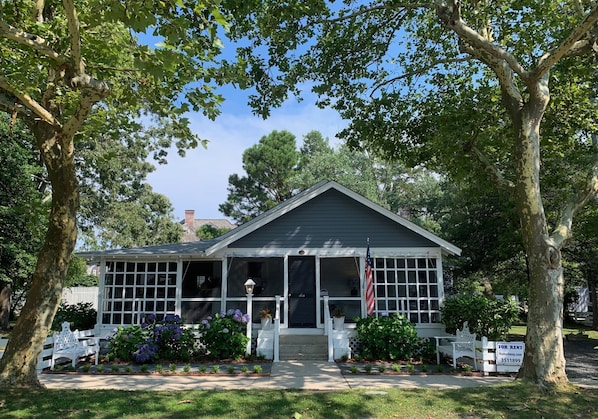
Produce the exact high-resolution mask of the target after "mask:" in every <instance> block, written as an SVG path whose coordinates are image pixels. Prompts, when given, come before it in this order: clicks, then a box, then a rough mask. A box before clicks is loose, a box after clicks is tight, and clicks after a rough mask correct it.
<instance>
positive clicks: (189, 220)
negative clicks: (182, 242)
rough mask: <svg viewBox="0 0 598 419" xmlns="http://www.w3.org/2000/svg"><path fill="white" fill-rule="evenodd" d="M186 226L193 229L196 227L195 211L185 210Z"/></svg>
mask: <svg viewBox="0 0 598 419" xmlns="http://www.w3.org/2000/svg"><path fill="white" fill-rule="evenodd" d="M185 225H186V226H189V227H190V228H193V227H194V225H195V210H185Z"/></svg>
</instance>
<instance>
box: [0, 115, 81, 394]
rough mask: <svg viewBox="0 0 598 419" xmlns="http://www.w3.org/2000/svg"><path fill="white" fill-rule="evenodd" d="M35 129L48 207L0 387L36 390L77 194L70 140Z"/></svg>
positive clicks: (1, 365)
mask: <svg viewBox="0 0 598 419" xmlns="http://www.w3.org/2000/svg"><path fill="white" fill-rule="evenodd" d="M38 124H43V123H42V122H40V123H38ZM35 128H36V129H34V134H35V136H36V139H37V141H38V146H39V149H40V151H41V152H42V156H43V158H44V163H45V165H46V167H47V169H48V176H49V178H50V182H51V184H52V208H51V212H50V219H49V223H48V231H47V233H46V237H45V242H44V245H43V247H42V249H41V251H40V253H39V256H38V260H37V265H36V268H35V272H34V273H33V276H32V282H31V289H30V291H29V294H28V296H27V301H26V303H25V306H24V307H23V309H22V310H21V315H20V316H19V318H18V319H17V323H16V324H15V328H14V330H13V333H12V335H11V337H10V339H9V341H8V345H7V346H6V351H5V352H4V356H3V357H2V359H0V385H4V386H13V385H19V386H39V385H40V383H39V380H38V377H37V371H36V366H37V359H38V356H39V354H40V352H41V350H42V349H43V343H44V341H45V340H46V338H47V336H48V333H49V331H50V328H51V326H52V320H53V319H54V315H55V314H56V310H57V309H58V306H59V304H60V299H61V295H62V287H63V283H64V279H65V278H66V274H67V270H68V265H69V261H70V258H71V255H72V252H73V250H74V248H75V243H76V240H77V229H76V218H75V216H76V212H77V209H78V198H79V195H78V184H77V177H76V172H75V165H74V159H73V153H72V142H73V137H72V136H70V138H66V137H64V136H63V134H61V133H58V134H57V133H51V132H50V133H48V131H50V130H49V129H48V127H47V126H45V127H44V126H39V125H38V126H36V127H35ZM44 137H45V138H44ZM69 145H70V147H69Z"/></svg>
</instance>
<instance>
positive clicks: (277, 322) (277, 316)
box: [272, 295, 280, 362]
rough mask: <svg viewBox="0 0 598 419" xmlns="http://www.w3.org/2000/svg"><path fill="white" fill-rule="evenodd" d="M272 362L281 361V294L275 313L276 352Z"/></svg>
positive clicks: (278, 296) (277, 297)
mask: <svg viewBox="0 0 598 419" xmlns="http://www.w3.org/2000/svg"><path fill="white" fill-rule="evenodd" d="M273 358H274V359H272V362H279V361H280V295H277V296H276V313H275V315H274V354H273Z"/></svg>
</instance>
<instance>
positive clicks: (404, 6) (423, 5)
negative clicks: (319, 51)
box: [325, 3, 434, 23]
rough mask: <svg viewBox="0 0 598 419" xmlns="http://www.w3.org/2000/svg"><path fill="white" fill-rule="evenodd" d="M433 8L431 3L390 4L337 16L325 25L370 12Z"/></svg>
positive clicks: (327, 20) (364, 8) (363, 8)
mask: <svg viewBox="0 0 598 419" xmlns="http://www.w3.org/2000/svg"><path fill="white" fill-rule="evenodd" d="M433 7H434V4H433V3H392V4H383V5H380V6H372V7H362V8H360V9H359V10H358V11H356V12H353V13H349V14H348V15H344V16H339V17H337V18H334V19H326V20H325V22H326V23H338V22H342V21H344V20H348V19H352V18H354V17H358V16H362V15H366V14H368V13H371V12H375V11H378V10H395V9H432V8H433Z"/></svg>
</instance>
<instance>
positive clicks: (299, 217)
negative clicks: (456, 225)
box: [81, 181, 461, 337]
mask: <svg viewBox="0 0 598 419" xmlns="http://www.w3.org/2000/svg"><path fill="white" fill-rule="evenodd" d="M368 239H369V243H370V253H371V257H372V262H373V266H372V270H373V278H374V290H375V313H376V314H381V313H403V314H405V315H407V316H408V318H409V319H410V320H411V321H412V322H413V323H415V324H416V325H417V328H418V333H419V334H420V336H423V337H429V336H433V335H435V334H438V333H439V332H440V331H441V330H442V329H443V328H442V325H441V324H440V311H439V310H440V305H441V304H442V301H443V297H444V293H443V277H442V257H443V256H444V255H459V254H460V252H461V250H460V249H459V248H458V247H456V246H454V245H452V244H451V243H448V242H446V241H444V240H442V239H441V238H439V237H437V236H435V235H434V234H432V233H430V232H428V231H426V230H424V229H422V228H421V227H419V226H417V225H415V224H413V223H412V222H410V221H408V220H406V219H404V218H402V217H400V216H398V215H396V214H394V213H392V212H390V211H388V210H386V209H384V208H382V207H380V206H378V205H376V204H374V203H372V202H371V201H369V200H367V199H365V198H364V197H362V196H360V195H359V194H356V193H354V192H352V191H351V190H349V189H347V188H345V187H343V186H341V185H339V184H338V183H336V182H329V181H323V182H320V183H318V184H316V185H314V186H312V187H311V188H309V189H307V190H305V191H303V192H301V193H300V194H298V195H296V196H294V197H293V198H291V199H289V200H288V201H286V202H283V203H282V204H280V205H278V206H276V207H275V208H272V209H271V210H269V211H267V212H266V213H264V214H262V215H260V216H259V217H257V218H255V219H253V220H251V221H250V222H248V223H246V224H243V225H241V226H240V227H237V228H235V229H234V230H231V231H229V232H228V233H227V234H225V235H223V236H221V237H218V238H216V239H213V240H209V241H198V242H190V243H180V244H170V245H163V246H149V247H140V248H134V249H117V250H107V251H101V252H86V253H81V256H82V257H85V258H87V259H88V260H94V261H96V262H98V263H99V266H100V272H101V273H100V295H99V307H98V328H99V330H100V332H101V333H103V334H107V333H108V332H109V331H110V330H112V329H113V328H114V327H115V326H117V325H127V324H136V323H141V322H142V321H143V319H144V316H146V315H147V314H149V313H155V314H157V315H158V316H164V315H166V314H179V315H180V316H181V317H182V318H183V319H184V320H185V322H186V323H189V324H191V323H197V322H200V321H201V320H202V319H204V318H206V317H207V316H209V315H211V314H213V313H216V312H219V311H226V310H228V309H231V308H232V309H235V308H239V309H241V310H242V311H244V312H245V310H246V304H247V297H246V292H245V287H244V283H245V282H246V281H247V280H248V279H249V278H251V279H252V280H253V281H254V282H255V284H256V285H255V289H254V293H253V313H255V315H254V316H253V317H254V318H253V324H254V329H256V330H257V329H259V324H260V318H259V314H258V313H259V311H260V310H261V309H265V308H269V309H270V310H271V311H272V312H274V309H275V301H276V296H280V333H281V334H312V335H314V334H324V318H325V316H324V313H323V311H324V308H323V307H324V304H323V301H324V296H326V295H327V296H328V299H329V304H330V308H331V309H332V310H334V309H335V308H342V309H343V310H344V311H345V313H346V318H347V319H348V321H349V322H350V321H351V320H350V319H352V318H354V317H356V316H364V315H365V313H366V309H365V292H364V283H365V263H366V262H365V256H366V246H367V241H368ZM349 327H350V325H349Z"/></svg>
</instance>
